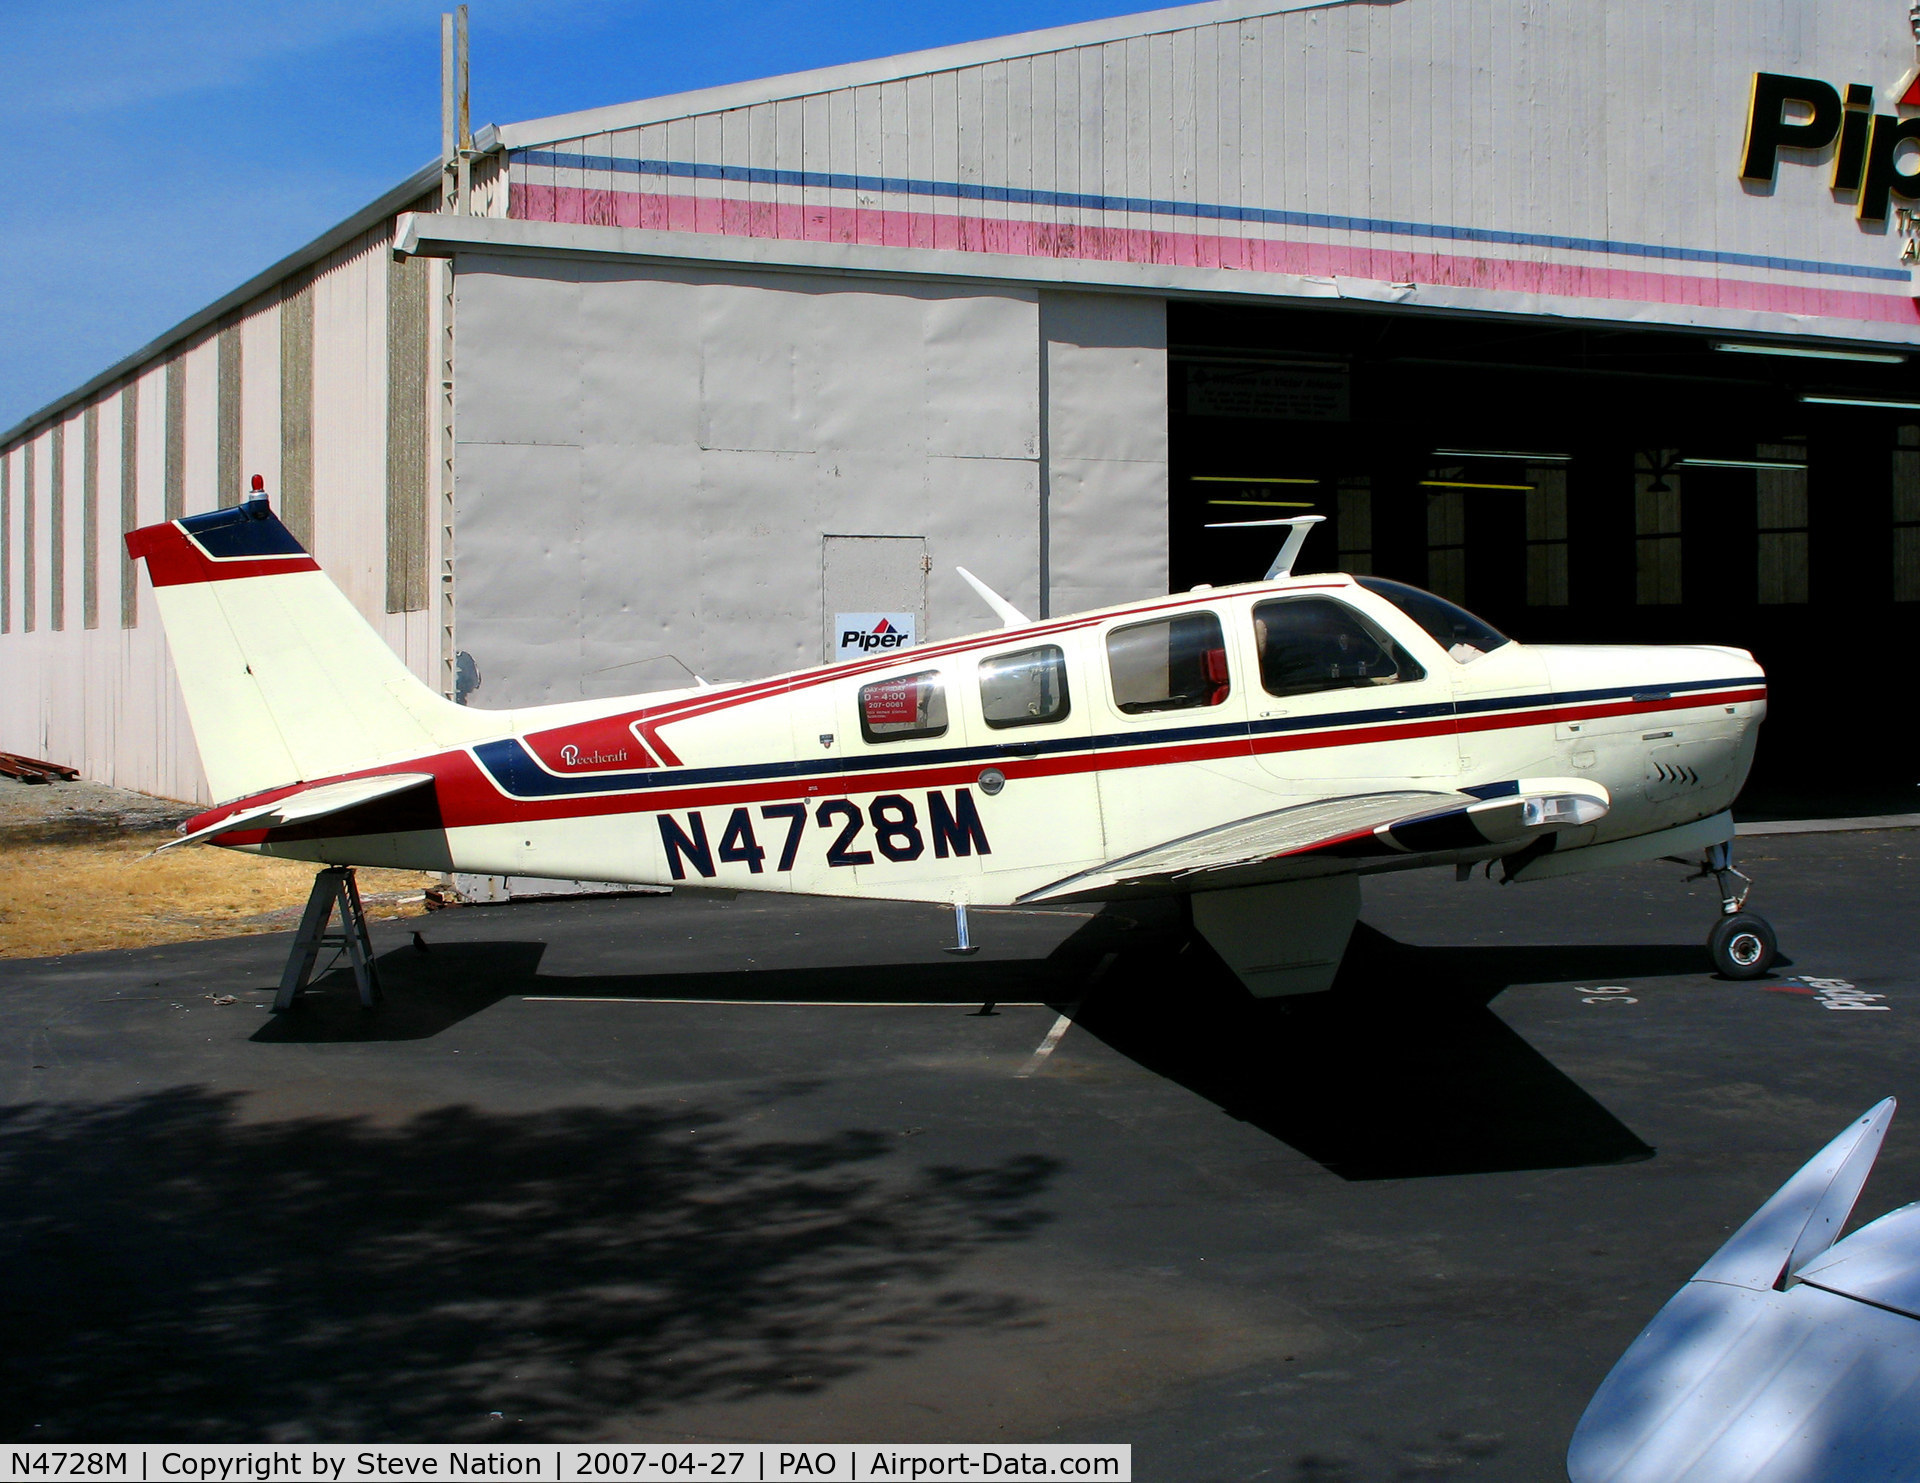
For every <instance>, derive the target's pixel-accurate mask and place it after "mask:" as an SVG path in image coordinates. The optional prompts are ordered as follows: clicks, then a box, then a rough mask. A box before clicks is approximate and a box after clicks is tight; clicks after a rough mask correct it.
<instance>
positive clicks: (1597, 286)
mask: <svg viewBox="0 0 1920 1483" xmlns="http://www.w3.org/2000/svg"><path fill="white" fill-rule="evenodd" d="M508 214H509V215H510V216H512V217H515V218H517V219H519V220H522V221H552V222H572V223H579V224H581V225H587V226H614V227H644V228H649V229H653V230H658V231H669V232H705V233H710V234H714V235H720V236H729V237H765V238H775V239H778V240H783V241H792V242H829V243H833V242H837V243H844V244H847V245H858V246H872V247H922V248H934V249H941V250H947V251H956V252H985V253H1000V254H1004V255H1006V256H1010V257H1048V258H1074V259H1082V260H1087V261H1094V262H1119V263H1159V264H1165V265H1167V266H1170V267H1183V268H1228V269H1241V270H1245V271H1249V272H1262V273H1291V274H1299V275H1310V276H1315V277H1343V278H1364V279H1370V280H1373V281H1377V282H1381V283H1417V284H1425V285H1428V286H1431V287H1444V288H1470V289H1486V290H1493V291H1495V292H1500V293H1518V294H1540V295H1548V296H1552V297H1556V298H1580V299H1617V300H1622V301H1627V302H1632V303H1642V304H1684V305H1690V306H1694V307H1698V308H1710V309H1747V310H1761V311H1766V312H1770V313H1775V314H1806V315H1813V316H1817V317H1819V318H1822V319H1850V320H1857V321H1865V322H1871V323H1882V324H1903V325H1913V324H1916V323H1920V306H1916V301H1915V300H1914V299H1911V298H1909V297H1907V296H1906V295H1904V294H1892V293H1871V292H1862V291H1860V290H1857V289H1837V288H1822V287H1816V286H1812V285H1803V284H1796V283H1782V282H1774V281H1765V280H1756V279H1750V278H1718V277H1709V276H1704V275H1703V276H1695V275H1691V274H1685V273H1657V272H1648V271H1645V270H1642V269H1633V268H1612V267H1605V266H1597V265H1596V266H1586V265H1582V264H1578V263H1556V262H1534V261H1527V260H1524V259H1513V258H1502V257H1493V256H1486V255H1479V254H1466V253H1458V254H1456V253H1438V252H1410V251H1406V250H1403V249H1397V248H1384V247H1359V246H1352V245H1347V244H1339V243H1329V242H1289V241H1284V240H1278V239H1274V238H1267V237H1236V236H1226V235H1221V234H1217V233H1205V232H1172V231H1162V230H1157V229H1151V228H1141V227H1108V226H1078V225H1072V224H1068V223H1055V222H1038V221H1026V220H1016V219H1000V218H989V217H978V216H960V215H952V214H944V213H939V212H929V211H893V210H882V209H879V208H874V207H858V206H803V205H799V204H797V203H787V202H777V201H743V200H737V199H733V198H730V197H711V196H702V197H695V196H680V195H663V194H655V193H648V192H639V191H613V190H599V189H584V188H580V187H574V186H552V185H531V184H527V183H525V182H522V181H515V182H513V185H512V188H511V191H510V194H509V199H508Z"/></svg>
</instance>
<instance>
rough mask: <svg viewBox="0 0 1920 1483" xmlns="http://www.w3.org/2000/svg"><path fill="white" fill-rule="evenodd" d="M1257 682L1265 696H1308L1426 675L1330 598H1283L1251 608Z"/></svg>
mask: <svg viewBox="0 0 1920 1483" xmlns="http://www.w3.org/2000/svg"><path fill="white" fill-rule="evenodd" d="M1253 636H1254V642H1255V645H1256V647H1257V648H1258V649H1259V652H1260V683H1261V685H1262V686H1264V687H1265V689H1266V692H1267V694H1269V695H1311V694H1313V693H1315V692H1316V691H1321V690H1347V689H1351V688H1353V687H1355V686H1359V685H1392V684H1395V683H1397V682H1399V681H1402V680H1420V679H1425V678H1426V673H1427V672H1426V671H1425V670H1424V669H1422V668H1421V667H1420V665H1419V664H1418V663H1417V662H1416V661H1415V660H1414V659H1413V658H1412V656H1410V655H1408V654H1407V653H1405V652H1404V651H1403V650H1402V649H1401V648H1400V646H1399V645H1398V644H1396V643H1395V642H1394V641H1393V640H1392V639H1391V638H1389V637H1388V636H1387V635H1386V634H1385V633H1383V632H1382V631H1381V630H1380V629H1379V628H1378V627H1377V626H1376V625H1374V624H1373V623H1370V622H1368V621H1367V619H1366V618H1364V617H1363V616H1362V615H1361V614H1359V613H1357V612H1355V611H1354V610H1353V609H1352V608H1350V607H1348V606H1347V605H1346V604H1345V603H1343V602H1337V601H1335V600H1334V599H1332V598H1329V597H1283V598H1276V599H1275V600H1273V601H1271V602H1263V603H1260V604H1259V605H1257V606H1256V607H1255V608H1254V610H1253Z"/></svg>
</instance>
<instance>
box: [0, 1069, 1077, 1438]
mask: <svg viewBox="0 0 1920 1483" xmlns="http://www.w3.org/2000/svg"><path fill="white" fill-rule="evenodd" d="M897 1148H898V1144H897V1141H896V1140H895V1138H893V1137H892V1136H891V1135H888V1134H883V1133H878V1132H862V1131H844V1132H840V1133H836V1134H832V1135H828V1136H819V1137H809V1138H802V1139H796V1140H792V1141H777V1140H775V1141H766V1140H763V1141H750V1140H749V1139H748V1138H747V1137H746V1136H744V1135H743V1133H742V1132H741V1131H740V1130H738V1129H737V1128H735V1127H733V1126H731V1125H730V1124H729V1122H728V1120H727V1118H726V1117H724V1116H722V1115H720V1114H718V1113H715V1112H713V1111H710V1110H702V1109H700V1108H687V1107H676V1108H671V1109H669V1108H664V1107H655V1106H645V1105H642V1106H628V1107H619V1108H592V1107H575V1108H567V1109H562V1110H557V1111H547V1112H538V1113H531V1114H526V1115H505V1114H501V1113H497V1112H485V1111H478V1110H475V1109H472V1108H467V1107H446V1108H441V1109H437V1110H435V1111H433V1112H430V1113H426V1114H423V1115H420V1116H418V1117H415V1118H413V1119H411V1120H409V1121H406V1122H404V1123H400V1124H398V1125H393V1124H380V1123H375V1122H373V1121H370V1120H368V1119H366V1118H362V1117H307V1118H300V1119H295V1120H288V1121H280V1122H265V1123H248V1122H245V1121H243V1120H241V1117H240V1107H239V1099H238V1098H237V1097H235V1096H232V1095H228V1094H224V1093H215V1092H211V1091H207V1090H203V1089H195V1088H185V1089H176V1090H173V1091H169V1092H165V1093H159V1094H155V1095H150V1096H143V1097H136V1098H129V1099H126V1100H123V1101H118V1102H111V1103H105V1104H99V1105H81V1106H75V1105H55V1104H45V1103H43V1104H36V1105H29V1106H24V1107H15V1108H10V1109H6V1110H5V1111H4V1112H0V1211H4V1212H5V1214H4V1216H0V1283H3V1284H4V1291H5V1293H6V1297H5V1299H4V1300H3V1306H4V1311H3V1312H0V1377H3V1378H4V1390H3V1391H0V1434H3V1435H5V1436H7V1437H10V1438H15V1439H20V1440H32V1441H56V1440H74V1439H84V1440H94V1441H103V1440H119V1439H128V1438H132V1439H138V1440H155V1441H159V1440H198V1441H262V1440H286V1441H293V1440H301V1439H306V1438H313V1439H330V1440H343V1441H344V1440H359V1439H363V1438H364V1439H369V1440H372V1439H379V1438H399V1439H407V1440H421V1439H431V1440H444V1441H460V1440H486V1439H494V1440H505V1439H534V1438H560V1437H569V1436H583V1435H591V1434H594V1428H595V1427H596V1426H598V1425H602V1424H604V1422H605V1420H606V1419H607V1418H608V1417H609V1416H618V1415H631V1416H641V1415H645V1414H648V1413H650V1412H653V1411H656V1410H659V1409H661V1408H664V1407H668V1406H673V1405H679V1404H684V1403H688V1402H693V1401H701V1400H705V1401H725V1400H728V1399H744V1398H749V1397H753V1396H761V1395H770V1394H782V1393H785V1394H805V1393H808V1392H811V1391H814V1390H817V1389H819V1388H821V1387H823V1386H825V1385H827V1384H828V1383H829V1382H831V1381H833V1380H835V1379H837V1378H839V1377H842V1376H846V1375H848V1374H850V1373H853V1372H856V1371H859V1370H862V1369H864V1368H867V1367H870V1366H873V1365H877V1364H883V1363H886V1362H887V1361H889V1360H891V1359H895V1358H897V1357H900V1356H904V1355H908V1354H911V1353H913V1352H916V1351H917V1350H919V1349H921V1348H923V1347H925V1346H928V1345H931V1344H935V1343H937V1342H939V1341H940V1340H941V1339H942V1338H943V1337H944V1336H947V1335H951V1334H954V1333H956V1332H959V1331H963V1330H981V1329H985V1330H993V1329H996V1328H1004V1327H1007V1326H1011V1325H1019V1324H1024V1323H1030V1322H1034V1321H1037V1315H1036V1312H1035V1310H1034V1308H1033V1306H1032V1305H1031V1304H1030V1303H1028V1302H1027V1301H1025V1300H1023V1299H1021V1298H1018V1297H1015V1296H1011V1295H1007V1294H1004V1293H998V1292H993V1291H987V1290H983V1289H981V1288H978V1287H973V1286H969V1285H967V1284H966V1283H965V1282H964V1281H963V1280H961V1278H960V1275H959V1273H958V1270H957V1269H958V1268H959V1267H960V1265H961V1264H962V1263H963V1262H965V1261H966V1260H967V1259H968V1258H969V1257H970V1256H972V1255H973V1254H975V1253H978V1252H980V1251H982V1250H983V1249H985V1248H988V1247H991V1246H994V1245H996V1244H1000V1243H1006V1242H1013V1241H1019V1240H1022V1239H1024V1238H1026V1237H1028V1236H1030V1235H1031V1234H1032V1233H1034V1232H1035V1231H1036V1230H1038V1229H1039V1228H1040V1227H1041V1226H1042V1225H1043V1224H1044V1223H1045V1222H1046V1221H1047V1220H1048V1219H1049V1216H1048V1214H1047V1212H1046V1211H1045V1210H1043V1209H1042V1208H1041V1207H1040V1205H1039V1203H1038V1201H1039V1200H1040V1199H1041V1197H1042V1196H1043V1195H1044V1194H1045V1192H1046V1190H1047V1189H1048V1187H1049V1185H1050V1183H1051V1181H1052V1179H1053V1176H1054V1174H1055V1172H1056V1170H1057V1165H1056V1164H1055V1163H1054V1162H1053V1161H1051V1160H1049V1159H1046V1158H1043V1157H1040V1156H1037V1155H1025V1156H1018V1157H1009V1158H1006V1159H1002V1160H999V1161H997V1162H991V1163H983V1164H980V1165H976V1166H969V1167H952V1166H911V1165H908V1164H907V1163H906V1162H905V1161H904V1160H903V1159H901V1158H900V1157H899V1156H898V1153H897V1151H896V1150H897ZM492 1412H500V1413H503V1417H502V1419H493V1418H492V1417H490V1414H489V1413H492Z"/></svg>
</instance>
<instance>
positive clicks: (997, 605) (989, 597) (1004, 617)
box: [954, 566, 1033, 628]
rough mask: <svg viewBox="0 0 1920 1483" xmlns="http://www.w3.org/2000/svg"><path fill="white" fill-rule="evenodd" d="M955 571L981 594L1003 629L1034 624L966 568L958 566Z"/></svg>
mask: <svg viewBox="0 0 1920 1483" xmlns="http://www.w3.org/2000/svg"><path fill="white" fill-rule="evenodd" d="M954 570H955V571H956V572H958V573H960V575H961V577H963V578H964V579H965V580H966V584H967V585H968V586H969V587H971V588H972V589H973V590H974V591H975V592H977V593H979V594H980V596H981V599H982V600H983V601H984V602H985V603H986V605H987V606H988V607H990V608H992V609H993V614H994V616H995V617H996V618H998V619H999V620H1000V626H1001V627H1002V628H1025V627H1026V626H1027V625H1028V624H1029V623H1031V622H1033V619H1031V618H1029V617H1028V616H1027V615H1026V614H1025V613H1023V612H1021V611H1020V610H1019V609H1018V608H1016V607H1015V606H1014V605H1013V604H1012V603H1010V602H1008V601H1007V600H1006V599H1005V598H1004V597H1002V596H1001V595H1000V594H999V593H997V592H995V591H994V590H993V589H992V588H991V587H989V586H988V585H987V584H986V583H985V582H982V581H981V580H980V579H979V578H978V577H976V576H975V575H974V574H973V573H972V572H970V571H968V570H967V569H966V568H965V567H964V566H956V567H955V568H954Z"/></svg>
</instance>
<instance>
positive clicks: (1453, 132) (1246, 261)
mask: <svg viewBox="0 0 1920 1483" xmlns="http://www.w3.org/2000/svg"><path fill="white" fill-rule="evenodd" d="M1238 9H1239V8H1238V7H1236V8H1235V11H1236V12H1237V10H1238ZM1274 9H1275V11H1277V12H1279V13H1275V14H1267V15H1254V16H1240V15H1238V14H1237V13H1235V14H1231V15H1229V14H1228V12H1227V8H1226V7H1213V6H1195V7H1191V8H1190V10H1189V11H1186V12H1163V13H1161V16H1162V17H1164V20H1162V22H1161V23H1162V24H1166V25H1167V26H1168V28H1167V29H1165V30H1162V31H1160V32H1158V33H1157V34H1151V35H1142V36H1133V37H1124V38H1120V39H1114V40H1105V41H1099V42H1096V43H1092V44H1081V45H1062V46H1061V47H1059V49H1055V50H1044V51H1039V52H1036V53H1034V54H1031V55H1012V56H1003V57H1000V58H998V59H994V60H989V61H972V60H968V61H966V62H965V63H964V64H962V63H960V62H956V64H955V65H952V66H950V67H947V68H945V69H943V70H929V71H927V72H924V73H920V74H917V75H895V76H892V77H886V76H885V71H884V69H883V68H880V67H869V68H865V69H862V68H847V69H841V72H842V73H844V74H848V75H850V80H849V82H848V83H847V85H844V86H835V85H833V83H832V79H833V76H834V74H826V75H824V76H822V77H820V78H819V84H820V87H821V90H820V91H817V92H810V93H805V94H803V95H800V96H796V97H792V98H786V99H772V100H769V101H765V102H752V103H747V104H743V105H742V106H737V107H730V108H723V109H718V110H717V111H714V112H706V113H701V112H691V113H688V114H686V115H685V116H673V115H672V110H673V109H674V108H675V107H682V108H686V109H698V108H699V106H700V96H701V95H699V94H694V95H690V96H689V97H688V98H687V99H685V100H668V101H666V102H663V103H661V104H659V105H648V104H635V105H631V106H630V107H626V108H615V109H604V110H600V111H599V112H598V114H597V115H596V117H597V118H599V119H601V120H604V121H605V127H603V128H600V129H598V130H597V131H595V132H591V133H576V134H575V135H574V136H573V137H556V136H555V134H554V132H553V130H554V129H555V128H556V127H558V126H559V124H560V122H561V121H554V122H553V123H550V124H547V125H533V124H527V125H517V126H511V127H509V128H507V129H505V130H503V131H502V137H503V139H504V140H505V142H506V144H507V146H508V148H509V165H508V175H509V200H508V214H509V215H510V216H512V217H515V218H518V219H521V220H525V221H543V222H561V223H578V224H585V225H598V226H609V227H624V228H636V229H646V230H649V231H652V232H666V233H672V234H675V235H676V236H678V235H681V234H686V235H688V236H694V235H699V234H705V235H722V236H732V237H749V238H777V239H784V240H788V241H794V242H807V243H813V244H821V245H823V246H829V247H839V248H842V249H873V248H896V249H906V250H909V251H923V252H925V251H943V252H965V253H975V254H982V255H988V256H993V257H997V258H999V259H1002V260H1007V261H1008V262H1009V266H1008V267H1007V270H1006V274H1007V276H1008V277H1009V278H1018V277H1019V276H1021V270H1020V269H1018V268H1017V267H1015V266H1012V263H1014V262H1017V260H1020V259H1027V260H1029V261H1031V260H1033V259H1051V260H1053V262H1052V263H1050V264H1049V268H1048V273H1047V274H1046V275H1040V274H1038V273H1036V276H1054V275H1057V274H1058V272H1059V265H1060V264H1062V263H1065V264H1068V265H1075V264H1077V265H1082V267H1083V269H1084V272H1085V274H1086V276H1087V278H1088V279H1094V278H1103V277H1104V278H1111V277H1113V276H1114V274H1115V273H1116V272H1117V271H1118V270H1119V267H1120V265H1125V266H1126V267H1127V268H1129V269H1152V270H1153V283H1154V286H1156V287H1165V288H1168V289H1180V288H1191V289H1196V290H1204V291H1220V290H1221V289H1222V288H1225V287H1227V286H1228V282H1227V281H1228V280H1233V281H1234V282H1235V283H1237V284H1238V285H1240V286H1241V289H1242V291H1250V292H1261V293H1274V294H1281V295H1290V296H1317V297H1357V298H1365V299H1385V300H1389V301H1393V302H1404V303H1408V304H1414V305H1427V306H1432V307H1437V308H1450V309H1461V308H1468V309H1480V310H1494V311H1500V312H1513V313H1525V314H1556V315H1561V314H1563V315H1578V316H1587V317H1599V318H1606V319H1614V320H1640V321H1647V322H1656V323H1673V324H1684V325H1694V324H1697V325H1703V326H1716V327H1721V328H1748V329H1765V330H1771V331H1776V332H1780V333H1788V334H1806V333H1824V334H1832V335H1844V336H1848V337H1856V338H1858V337H1870V338H1893V339H1912V338H1914V336H1915V331H1916V329H1920V310H1917V309H1916V307H1915V304H1914V301H1913V298H1912V292H1913V285H1912V281H1911V277H1910V270H1909V268H1908V266H1907V265H1905V264H1903V263H1902V262H1901V261H1900V241H1899V240H1898V239H1899V234H1898V233H1894V234H1891V235H1889V234H1888V233H1887V232H1886V231H1885V229H1884V227H1883V226H1881V225H1880V224H1878V223H1876V224H1873V225H1872V226H1871V227H1868V228H1863V226H1862V225H1861V224H1860V223H1858V222H1856V220H1855V216H1854V210H1853V201H1854V198H1853V197H1852V196H1851V195H1848V194H1841V195H1840V196H1838V197H1836V195H1835V193H1834V192H1832V191H1831V190H1830V189H1829V176H1830V166H1831V157H1832V150H1831V148H1829V149H1828V150H1826V151H1823V152H1821V154H1820V155H1819V157H1818V158H1814V157H1813V156H1812V155H1811V154H1810V153H1809V152H1805V151H1786V152H1785V155H1786V158H1785V159H1784V160H1783V163H1782V164H1781V166H1780V168H1779V172H1778V178H1777V181H1776V183H1775V184H1774V185H1772V186H1751V185H1748V184H1745V183H1743V182H1742V181H1741V179H1740V178H1739V171H1740V161H1741V156H1742V147H1743V141H1744V136H1745V125H1746V118H1747V111H1748V102H1749V93H1750V86H1751V82H1752V79H1753V76H1754V74H1755V73H1756V72H1760V71H1767V72H1785V73H1790V74H1794V75H1801V76H1807V77H1814V78H1820V79H1823V80H1825V81H1827V82H1829V83H1831V84H1833V85H1835V86H1837V87H1840V88H1845V86H1846V85H1847V84H1848V83H1850V82H1866V83H1869V84H1871V85H1872V86H1873V88H1874V89H1875V98H1876V107H1877V109H1878V111H1880V112H1882V113H1885V114H1888V115H1891V114H1892V113H1893V112H1894V99H1895V97H1897V92H1896V89H1897V88H1898V87H1899V85H1900V84H1901V83H1902V81H1903V80H1904V77H1905V74H1906V72H1907V71H1908V69H1909V68H1910V66H1911V63H1912V58H1913V53H1912V40H1911V36H1910V35H1909V33H1908V29H1907V26H1906V18H1905V16H1904V14H1903V13H1902V10H1901V8H1900V7H1899V6H1897V5H1893V4H1891V3H1889V4H1874V5H1867V4H1851V5H1838V4H1832V3H1828V0H1698V3H1694V4H1689V5H1684V6H1677V7H1676V6H1673V5H1671V4H1666V3H1661V0H1611V3H1608V4H1604V5H1596V4H1578V3H1573V0H1391V3H1345V4H1343V3H1337V0H1336V3H1331V4H1322V5H1317V6H1312V7H1305V6H1301V5H1299V4H1297V3H1296V4H1292V5H1288V4H1285V3H1283V0H1275V6H1274ZM1187 15H1191V16H1192V17H1193V19H1192V20H1191V21H1190V22H1189V23H1188V24H1185V25H1174V24H1171V23H1172V22H1173V21H1174V20H1175V19H1176V18H1178V17H1182V16H1187ZM1214 17H1220V18H1219V19H1214ZM1157 19H1158V18H1157ZM1042 35H1043V36H1044V33H1042ZM933 55H934V58H935V59H937V57H938V56H939V54H937V53H936V54H933ZM929 65H930V66H931V67H937V66H938V63H937V60H930V62H929ZM852 74H859V75H863V76H865V75H877V76H878V79H879V80H875V81H871V82H864V81H856V80H852V77H851V75H852ZM794 81H795V85H796V86H804V85H805V83H806V81H808V79H795V80H794ZM769 86H770V87H778V86H779V82H778V80H776V81H775V82H774V83H772V84H770V85H769ZM735 91H736V92H737V91H738V90H735ZM626 119H631V120H632V123H631V125H627V124H626V123H625V122H624V120H626ZM571 127H573V128H575V129H576V130H577V129H578V128H579V127H580V126H579V125H578V124H574V125H571ZM686 250H687V251H689V252H690V253H691V252H693V251H695V250H696V249H692V248H688V249H686ZM857 255H858V254H856V253H853V252H849V254H848V256H849V259H850V260H852V259H853V258H854V257H856V256H857ZM1069 276H1071V275H1069Z"/></svg>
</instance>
